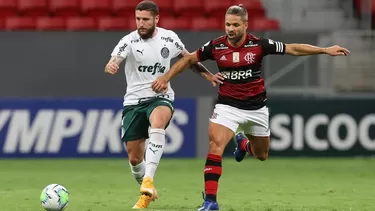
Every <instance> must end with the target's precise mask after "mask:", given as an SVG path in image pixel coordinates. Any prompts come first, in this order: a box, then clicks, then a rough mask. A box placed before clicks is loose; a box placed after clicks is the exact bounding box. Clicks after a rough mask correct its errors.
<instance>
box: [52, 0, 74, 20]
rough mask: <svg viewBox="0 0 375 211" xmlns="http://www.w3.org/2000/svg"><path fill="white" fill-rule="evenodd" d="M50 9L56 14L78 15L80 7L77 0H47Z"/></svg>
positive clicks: (64, 15) (65, 15)
mask: <svg viewBox="0 0 375 211" xmlns="http://www.w3.org/2000/svg"><path fill="white" fill-rule="evenodd" d="M49 4H50V10H51V11H52V12H53V13H54V15H56V16H63V17H68V16H73V17H74V16H79V15H80V14H81V8H80V4H79V0H49Z"/></svg>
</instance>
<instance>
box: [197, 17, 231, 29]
mask: <svg viewBox="0 0 375 211" xmlns="http://www.w3.org/2000/svg"><path fill="white" fill-rule="evenodd" d="M191 25H192V30H193V31H205V30H208V31H209V30H222V29H223V28H224V23H223V22H222V21H221V20H220V19H217V18H204V17H197V18H193V20H192V24H191Z"/></svg>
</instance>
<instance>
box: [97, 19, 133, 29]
mask: <svg viewBox="0 0 375 211" xmlns="http://www.w3.org/2000/svg"><path fill="white" fill-rule="evenodd" d="M128 25H129V21H128V20H127V19H126V18H124V17H101V18H98V30H100V31H124V30H127V29H128Z"/></svg>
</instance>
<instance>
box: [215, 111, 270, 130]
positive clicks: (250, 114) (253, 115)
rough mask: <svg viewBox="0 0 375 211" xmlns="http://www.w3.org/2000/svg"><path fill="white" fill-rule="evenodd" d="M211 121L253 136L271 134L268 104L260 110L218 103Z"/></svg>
mask: <svg viewBox="0 0 375 211" xmlns="http://www.w3.org/2000/svg"><path fill="white" fill-rule="evenodd" d="M210 121H211V122H213V123H216V124H220V125H223V126H225V127H227V128H229V129H230V130H232V131H233V132H234V133H236V132H237V131H240V130H242V131H244V133H245V134H250V135H253V136H263V137H264V136H270V134H271V133H270V128H269V113H268V108H267V107H266V106H264V107H262V108H260V109H258V110H243V109H239V108H235V107H233V106H229V105H224V104H216V105H215V109H214V112H213V115H212V117H211V118H210Z"/></svg>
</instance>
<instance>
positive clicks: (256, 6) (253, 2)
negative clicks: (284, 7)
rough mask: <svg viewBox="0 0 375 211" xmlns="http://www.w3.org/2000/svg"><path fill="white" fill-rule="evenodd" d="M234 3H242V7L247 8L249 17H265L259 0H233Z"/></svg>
mask: <svg viewBox="0 0 375 211" xmlns="http://www.w3.org/2000/svg"><path fill="white" fill-rule="evenodd" d="M233 3H234V4H235V5H239V4H242V5H243V7H244V8H246V9H247V12H248V13H249V19H251V18H262V17H265V13H266V12H265V9H264V7H263V4H262V2H261V1H260V0H247V1H243V0H233Z"/></svg>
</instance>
